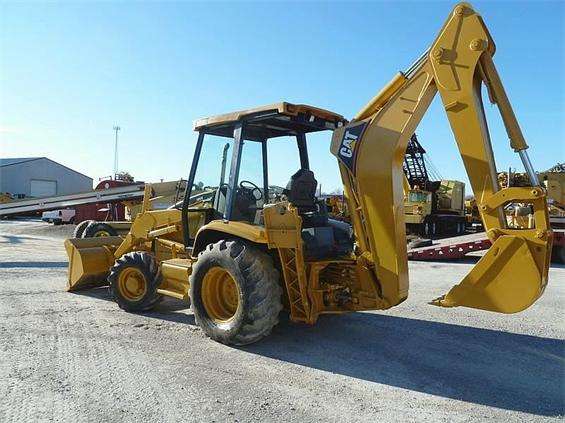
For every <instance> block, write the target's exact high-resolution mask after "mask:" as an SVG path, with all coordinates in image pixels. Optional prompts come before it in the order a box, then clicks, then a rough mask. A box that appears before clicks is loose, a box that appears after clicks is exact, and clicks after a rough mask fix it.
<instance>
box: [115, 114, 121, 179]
mask: <svg viewBox="0 0 565 423" xmlns="http://www.w3.org/2000/svg"><path fill="white" fill-rule="evenodd" d="M120 129H122V128H120V127H119V126H118V125H116V126H114V131H115V132H116V141H115V143H114V179H116V175H117V174H118V131H119V130H120Z"/></svg>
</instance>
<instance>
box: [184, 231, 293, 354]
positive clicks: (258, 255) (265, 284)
mask: <svg viewBox="0 0 565 423" xmlns="http://www.w3.org/2000/svg"><path fill="white" fill-rule="evenodd" d="M279 279H280V278H279V272H278V271H277V270H276V269H275V267H274V265H273V261H272V259H271V257H269V255H268V254H266V253H264V252H263V251H261V250H259V249H258V248H256V247H253V246H251V245H249V244H247V243H245V242H242V241H228V240H221V241H219V242H217V243H215V244H210V245H208V246H207V247H206V249H205V250H204V251H203V252H201V253H200V255H199V256H198V260H197V261H196V263H195V264H194V265H193V267H192V273H191V275H190V298H191V303H192V311H193V313H194V317H195V320H196V323H197V324H198V325H199V326H200V327H201V328H202V330H203V331H204V333H205V334H206V335H207V336H209V337H210V338H212V339H213V340H215V341H218V342H222V343H224V344H232V345H246V344H251V343H253V342H257V341H259V340H260V339H262V338H263V337H265V336H267V335H269V334H270V333H271V330H272V329H273V327H274V326H275V325H276V324H277V323H278V321H279V320H278V317H279V313H280V311H281V310H282V303H281V296H282V289H281V286H280V284H279Z"/></svg>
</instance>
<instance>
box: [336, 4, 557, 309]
mask: <svg viewBox="0 0 565 423" xmlns="http://www.w3.org/2000/svg"><path fill="white" fill-rule="evenodd" d="M494 53H495V45H494V42H493V40H492V38H491V36H490V34H489V32H488V30H487V28H486V26H485V24H484V22H483V20H482V18H481V17H480V16H479V15H478V14H477V13H476V12H475V11H474V10H473V9H472V7H471V6H470V5H469V4H467V3H461V4H458V5H457V6H456V7H455V8H454V9H453V12H452V13H451V14H450V15H449V17H448V19H447V21H446V22H445V24H444V26H443V28H442V29H441V31H440V33H439V35H438V37H437V38H436V40H435V41H434V42H433V44H432V46H431V48H430V49H429V50H428V51H427V52H426V53H425V54H424V55H423V56H422V57H420V58H419V59H418V60H417V61H416V62H415V63H414V65H412V66H411V67H410V68H409V69H408V70H407V71H406V72H403V73H398V74H397V75H396V76H395V77H394V78H393V79H392V81H391V82H390V83H389V84H388V85H387V86H386V87H385V88H384V89H383V90H382V91H381V92H380V93H379V94H377V95H376V96H375V97H374V98H373V99H372V100H371V101H370V102H369V103H368V104H367V105H366V106H365V107H364V108H363V109H362V110H361V111H360V112H359V113H358V114H357V116H356V117H355V119H354V120H353V121H352V122H351V123H349V124H348V125H347V126H345V127H343V128H339V129H338V130H336V131H335V133H334V137H333V139H332V147H331V150H332V153H333V154H334V155H336V157H337V158H338V163H339V168H340V173H341V176H342V180H343V184H344V191H345V195H346V197H347V201H348V206H349V209H350V210H351V219H352V224H353V227H354V230H355V234H356V240H357V244H358V248H359V251H360V253H361V256H362V257H363V258H364V260H365V261H366V262H368V263H370V267H372V269H373V271H374V272H375V274H376V277H377V279H378V281H379V284H380V288H381V292H382V295H383V297H384V299H385V301H386V303H387V304H388V305H389V306H393V305H396V304H398V303H400V302H402V301H403V300H404V299H405V298H406V297H407V295H408V264H407V254H406V240H405V235H406V234H405V223H404V212H403V185H404V180H405V177H404V173H403V171H402V161H403V157H404V154H405V151H406V146H407V143H408V140H409V138H410V136H411V135H412V134H413V133H414V132H415V130H416V128H417V126H418V124H419V123H420V121H421V119H422V117H423V116H424V114H425V113H426V111H427V110H428V107H429V105H430V103H431V101H432V100H433V98H434V96H435V94H436V93H437V92H438V91H439V94H440V96H441V101H442V103H443V106H444V109H445V112H446V114H447V117H448V120H449V123H450V126H451V129H452V131H453V134H454V136H455V139H456V142H457V146H458V149H459V151H460V153H461V157H462V159H463V163H464V166H465V169H466V172H467V174H468V176H469V180H470V182H471V186H472V188H473V191H474V193H475V198H476V199H477V202H478V206H479V210H480V213H481V217H482V220H483V222H484V226H485V230H486V232H487V236H488V237H489V239H490V240H491V241H492V243H493V246H492V247H491V249H490V250H489V251H488V252H487V254H486V255H485V256H484V257H483V258H481V260H480V261H479V262H478V263H477V265H476V266H475V267H474V268H473V269H472V270H471V272H470V273H469V274H468V275H467V276H466V277H465V278H464V279H463V281H462V282H461V283H460V284H459V285H456V286H455V287H454V288H452V289H451V291H449V292H448V293H447V294H446V295H444V296H443V297H440V298H438V299H437V300H435V301H434V302H433V303H434V304H435V305H440V306H448V307H451V306H467V307H472V308H479V309H485V310H491V311H497V312H504V313H513V312H517V311H520V310H523V309H525V308H527V307H529V306H530V305H531V304H532V303H533V302H535V301H536V299H537V298H539V296H540V295H541V294H542V293H543V290H544V288H545V286H546V284H547V275H548V268H549V259H550V251H551V242H552V233H551V230H550V228H549V223H548V222H549V218H548V214H547V204H546V198H545V191H544V189H543V188H542V187H541V186H540V185H539V182H538V181H537V176H536V174H535V172H534V170H533V168H532V165H531V164H530V161H529V159H528V156H527V153H526V149H527V148H528V145H527V144H526V142H525V140H524V137H523V135H522V132H521V130H520V127H519V125H518V122H517V120H516V117H515V115H514V112H513V111H512V107H511V105H510V102H509V100H508V98H507V96H506V93H505V90H504V87H503V85H502V82H501V80H500V77H499V75H498V72H497V70H496V67H495V65H494V62H493V60H492V56H493V55H494ZM482 84H484V85H486V87H487V90H488V93H489V97H490V100H491V102H492V103H494V104H496V105H497V106H498V109H499V111H500V114H501V117H502V120H503V122H504V125H505V128H506V131H507V133H508V137H509V139H510V146H511V147H512V148H513V149H514V150H515V151H516V152H517V153H518V154H519V155H520V158H521V159H522V162H523V164H524V167H525V169H526V172H527V173H528V175H529V177H530V181H531V186H530V187H519V188H516V187H515V188H507V189H502V190H500V189H499V186H498V182H497V177H496V166H495V161H494V156H493V151H492V146H491V140H490V136H489V131H488V125H487V122H486V119H485V113H484V110H483V102H482V98H481V86H482ZM512 202H523V203H524V202H525V203H529V204H531V205H532V206H533V209H534V218H535V228H534V229H527V230H518V229H511V228H508V227H507V226H506V221H505V219H504V215H503V211H502V209H503V206H504V205H505V204H508V203H512Z"/></svg>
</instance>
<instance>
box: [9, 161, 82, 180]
mask: <svg viewBox="0 0 565 423" xmlns="http://www.w3.org/2000/svg"><path fill="white" fill-rule="evenodd" d="M34 160H49V161H50V162H51V163H55V164H56V165H58V166H61V167H64V168H65V169H67V170H70V171H71V172H74V173H77V174H79V175H82V176H84V177H85V178H88V179H91V180H92V178H91V177H90V176H88V175H85V174H84V173H81V172H78V171H76V170H74V169H71V168H70V167H67V166H65V165H63V164H61V163H58V162H56V161H55V160H51V159H49V158H47V157H6V158H0V167H6V166H12V165H16V164H22V163H27V162H32V161H34Z"/></svg>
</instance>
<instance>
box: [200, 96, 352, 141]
mask: <svg viewBox="0 0 565 423" xmlns="http://www.w3.org/2000/svg"><path fill="white" fill-rule="evenodd" d="M238 122H245V129H244V137H245V138H246V139H255V140H262V139H267V138H273V137H280V136H292V135H296V134H297V133H299V132H303V133H307V132H317V131H323V130H334V129H336V128H337V127H338V126H341V125H344V124H346V123H347V119H345V118H344V117H343V116H342V115H339V114H337V113H334V112H330V111H329V110H324V109H320V108H318V107H313V106H308V105H306V104H291V103H287V102H281V103H275V104H269V105H266V106H261V107H255V108H253V109H247V110H240V111H237V112H232V113H226V114H223V115H217V116H211V117H207V118H202V119H198V120H197V121H195V122H194V130H195V131H204V132H206V133H208V134H213V135H219V136H223V137H232V136H233V131H234V128H235V126H236V124H237V123H238Z"/></svg>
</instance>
